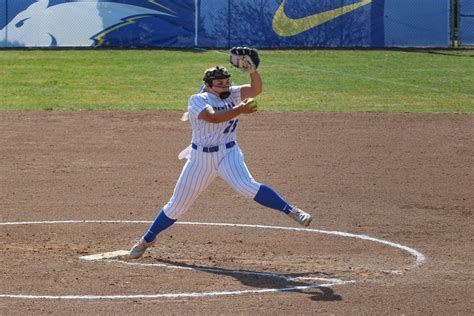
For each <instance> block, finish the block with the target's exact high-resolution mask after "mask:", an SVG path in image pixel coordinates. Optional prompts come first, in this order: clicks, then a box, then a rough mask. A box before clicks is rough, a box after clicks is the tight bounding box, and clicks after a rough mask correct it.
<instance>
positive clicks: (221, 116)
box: [198, 98, 257, 123]
mask: <svg viewBox="0 0 474 316" xmlns="http://www.w3.org/2000/svg"><path fill="white" fill-rule="evenodd" d="M252 101H253V99H251V98H248V99H245V100H243V101H242V102H240V103H239V104H238V105H237V106H235V107H233V108H232V109H229V110H224V111H214V109H213V108H212V107H211V106H208V107H206V108H205V109H204V110H202V111H201V112H200V113H199V115H198V119H200V120H204V121H206V122H209V123H222V122H226V121H230V120H232V119H233V118H234V117H236V116H239V115H240V114H251V113H254V112H256V111H257V105H256V103H255V102H252Z"/></svg>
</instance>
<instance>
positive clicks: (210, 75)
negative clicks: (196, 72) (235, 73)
mask: <svg viewBox="0 0 474 316" xmlns="http://www.w3.org/2000/svg"><path fill="white" fill-rule="evenodd" d="M227 78H230V73H229V72H228V71H227V69H225V68H224V67H219V66H216V67H212V68H209V69H206V71H204V77H203V78H202V80H203V81H204V82H205V83H207V84H208V85H209V86H211V87H212V80H215V79H227Z"/></svg>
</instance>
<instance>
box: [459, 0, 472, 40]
mask: <svg viewBox="0 0 474 316" xmlns="http://www.w3.org/2000/svg"><path fill="white" fill-rule="evenodd" d="M459 15H460V17H459V19H460V26H459V28H460V31H459V33H460V34H459V36H460V40H461V44H462V45H474V0H461V2H460V14H459Z"/></svg>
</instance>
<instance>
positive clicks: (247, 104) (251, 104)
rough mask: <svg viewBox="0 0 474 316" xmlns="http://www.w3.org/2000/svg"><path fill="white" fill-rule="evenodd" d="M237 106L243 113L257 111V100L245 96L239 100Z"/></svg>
mask: <svg viewBox="0 0 474 316" xmlns="http://www.w3.org/2000/svg"><path fill="white" fill-rule="evenodd" d="M239 108H240V110H241V113H244V114H250V113H253V112H257V101H255V100H254V99H253V98H247V99H245V100H243V101H242V102H240V104H239Z"/></svg>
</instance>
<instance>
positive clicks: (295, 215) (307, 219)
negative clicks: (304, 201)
mask: <svg viewBox="0 0 474 316" xmlns="http://www.w3.org/2000/svg"><path fill="white" fill-rule="evenodd" d="M288 216H290V217H291V218H292V219H294V220H295V221H296V222H297V223H298V224H300V225H303V226H309V224H310V223H311V221H312V220H313V218H312V217H311V215H310V214H308V213H306V212H305V211H303V210H302V209H299V208H297V207H296V206H294V207H293V209H292V210H291V211H290V214H288Z"/></svg>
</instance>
